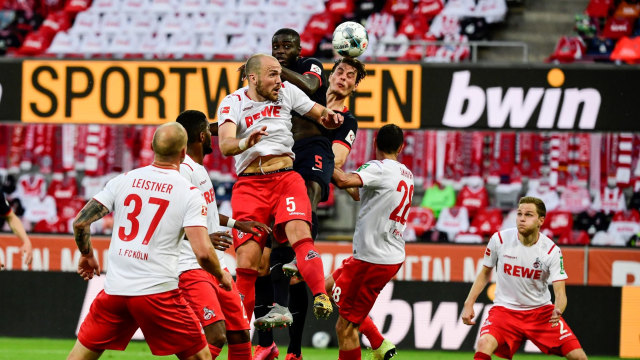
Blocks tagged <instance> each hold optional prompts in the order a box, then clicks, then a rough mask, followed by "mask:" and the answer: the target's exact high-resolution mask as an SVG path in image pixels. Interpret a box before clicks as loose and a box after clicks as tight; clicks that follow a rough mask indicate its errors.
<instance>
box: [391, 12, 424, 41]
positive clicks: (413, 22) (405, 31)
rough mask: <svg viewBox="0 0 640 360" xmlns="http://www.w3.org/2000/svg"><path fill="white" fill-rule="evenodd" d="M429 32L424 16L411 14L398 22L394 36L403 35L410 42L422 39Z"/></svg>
mask: <svg viewBox="0 0 640 360" xmlns="http://www.w3.org/2000/svg"><path fill="white" fill-rule="evenodd" d="M428 31H429V22H428V21H427V18H426V17H425V16H424V15H420V14H417V13H412V14H409V15H407V16H405V17H404V18H402V21H401V22H400V26H399V27H398V32H397V33H396V35H405V36H406V37H407V38H408V39H410V40H416V39H422V38H423V37H424V36H425V35H426V34H427V32H428Z"/></svg>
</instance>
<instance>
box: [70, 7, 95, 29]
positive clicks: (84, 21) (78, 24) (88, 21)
mask: <svg viewBox="0 0 640 360" xmlns="http://www.w3.org/2000/svg"><path fill="white" fill-rule="evenodd" d="M94 4H95V3H94ZM69 31H70V32H72V33H74V34H77V35H88V34H97V33H98V32H99V31H100V14H98V13H97V12H93V11H84V12H81V13H79V14H78V15H77V16H76V19H75V21H74V23H73V26H72V27H71V29H69Z"/></svg>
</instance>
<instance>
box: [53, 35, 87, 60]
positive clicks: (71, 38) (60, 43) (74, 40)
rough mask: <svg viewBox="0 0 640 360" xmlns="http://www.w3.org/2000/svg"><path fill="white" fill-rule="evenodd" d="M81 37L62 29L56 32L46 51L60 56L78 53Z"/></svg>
mask: <svg viewBox="0 0 640 360" xmlns="http://www.w3.org/2000/svg"><path fill="white" fill-rule="evenodd" d="M79 47H80V38H79V37H78V36H76V35H74V34H70V33H67V32H64V31H61V32H59V33H57V34H56V36H55V37H54V38H53V41H52V42H51V45H50V46H49V48H47V51H46V53H47V54H51V55H55V56H58V57H63V56H71V55H76V56H77V55H78V49H79Z"/></svg>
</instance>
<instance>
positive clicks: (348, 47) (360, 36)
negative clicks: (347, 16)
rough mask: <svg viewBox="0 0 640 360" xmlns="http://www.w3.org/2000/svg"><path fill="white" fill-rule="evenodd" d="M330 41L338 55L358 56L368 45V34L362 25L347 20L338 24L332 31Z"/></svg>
mask: <svg viewBox="0 0 640 360" xmlns="http://www.w3.org/2000/svg"><path fill="white" fill-rule="evenodd" d="M332 43H333V48H334V49H335V50H336V52H337V53H338V55H340V56H347V57H358V56H360V55H361V54H362V53H363V52H364V51H365V50H366V49H367V46H368V45H369V34H367V30H366V29H365V28H364V26H362V25H360V24H358V23H356V22H353V21H347V22H343V23H342V24H340V25H338V27H337V28H336V30H335V31H334V32H333V41H332Z"/></svg>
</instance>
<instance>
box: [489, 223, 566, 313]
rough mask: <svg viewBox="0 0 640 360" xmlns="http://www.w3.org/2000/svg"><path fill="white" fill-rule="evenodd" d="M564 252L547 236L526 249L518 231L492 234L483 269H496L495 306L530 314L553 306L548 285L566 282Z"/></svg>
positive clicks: (513, 229) (540, 237) (509, 230)
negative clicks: (525, 311)
mask: <svg viewBox="0 0 640 360" xmlns="http://www.w3.org/2000/svg"><path fill="white" fill-rule="evenodd" d="M562 261H563V260H562V251H560V248H559V247H558V246H556V244H555V243H554V242H553V241H552V240H551V239H549V238H548V237H547V236H546V235H544V234H542V233H540V235H539V237H538V241H537V242H536V243H535V244H533V245H531V246H524V245H522V243H521V242H520V240H519V239H518V230H517V228H512V229H507V230H502V231H500V232H497V233H495V234H493V236H492V237H491V240H489V244H487V248H486V250H485V253H484V260H483V265H484V266H486V267H489V268H493V267H496V276H497V278H496V287H497V289H496V297H495V300H494V301H493V303H494V304H495V305H499V306H504V307H506V308H508V309H512V310H531V309H535V308H538V307H540V306H544V305H548V304H551V293H550V292H549V283H552V282H555V281H561V280H565V279H567V273H566V271H565V270H564V264H563V262H562Z"/></svg>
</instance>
